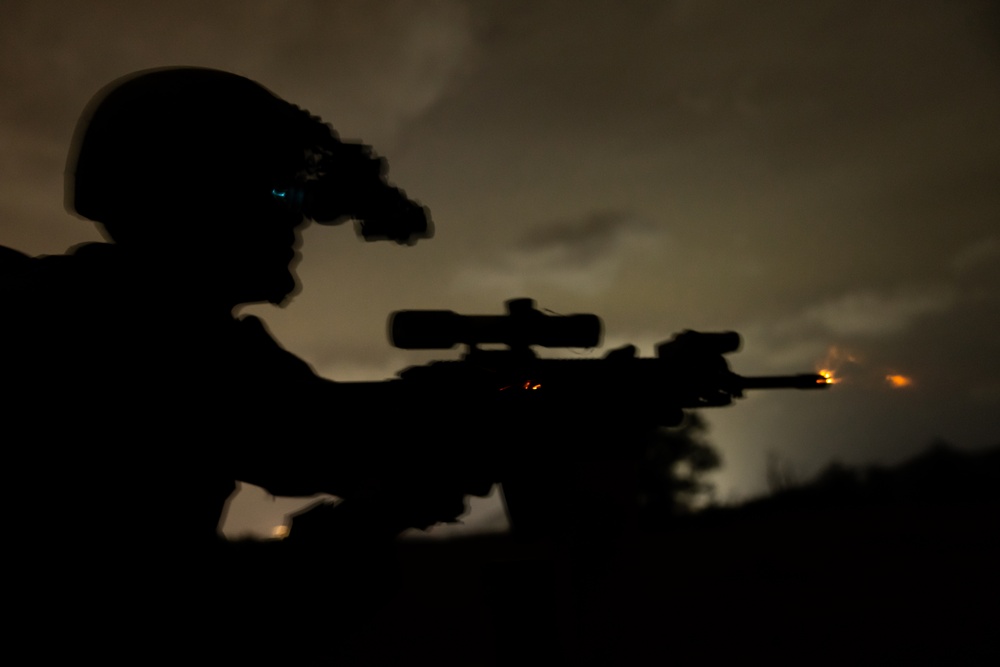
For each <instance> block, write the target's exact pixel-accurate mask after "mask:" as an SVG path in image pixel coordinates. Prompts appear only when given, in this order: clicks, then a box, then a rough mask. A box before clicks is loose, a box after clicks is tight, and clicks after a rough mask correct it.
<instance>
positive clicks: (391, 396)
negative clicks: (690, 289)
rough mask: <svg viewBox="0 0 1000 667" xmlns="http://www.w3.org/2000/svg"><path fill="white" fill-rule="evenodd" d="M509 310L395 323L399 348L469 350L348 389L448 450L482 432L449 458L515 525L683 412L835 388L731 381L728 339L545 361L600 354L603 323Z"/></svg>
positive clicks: (406, 317)
mask: <svg viewBox="0 0 1000 667" xmlns="http://www.w3.org/2000/svg"><path fill="white" fill-rule="evenodd" d="M506 308H507V313H506V314H505V315H460V314H457V313H455V312H452V311H435V310H412V311H398V312H396V313H393V314H392V315H391V316H390V320H389V327H388V329H389V339H390V341H391V343H392V344H393V345H394V346H395V347H397V348H400V349H406V350H418V349H423V350H428V349H432V350H446V349H451V348H454V347H455V346H456V345H465V346H467V349H466V351H465V353H464V354H463V356H462V357H461V359H459V360H457V361H434V362H431V363H430V364H427V365H425V366H412V367H409V368H407V369H405V370H403V371H401V372H400V373H398V377H397V378H396V379H393V380H388V381H386V382H367V383H366V382H358V383H346V384H345V385H341V386H342V387H345V388H349V389H350V391H351V392H352V395H353V397H354V398H355V399H360V400H361V401H362V402H367V403H369V404H371V405H373V406H375V407H376V412H378V413H389V414H393V413H394V414H393V416H394V417H396V418H397V419H406V420H408V421H409V422H410V423H411V424H416V425H418V426H419V424H424V425H425V426H427V425H430V426H431V430H433V429H434V428H437V427H438V426H439V424H440V422H441V421H446V422H447V426H448V428H453V429H456V430H455V431H453V432H451V433H450V434H449V435H447V436H444V437H442V438H440V441H441V442H444V441H446V440H453V439H455V438H454V437H453V436H454V433H459V434H464V437H463V436H462V435H460V436H459V438H458V439H459V440H462V442H463V443H465V442H467V441H468V440H469V439H470V437H472V436H470V435H469V434H475V435H474V437H475V439H476V440H477V442H476V444H475V445H474V446H472V447H462V448H461V451H458V450H449V453H448V455H447V457H445V458H446V460H448V461H449V464H450V463H451V462H452V461H454V460H461V461H462V464H463V465H467V464H469V467H470V469H475V470H476V471H477V473H476V474H477V475H485V478H486V479H488V480H489V481H490V482H493V483H498V482H499V483H501V488H502V491H503V494H504V499H505V502H506V504H507V509H508V514H510V515H512V519H513V514H514V513H515V512H513V511H512V507H511V505H512V502H511V496H512V493H511V492H512V491H513V490H514V489H515V488H516V489H517V492H516V495H518V496H519V497H520V498H521V499H523V501H522V503H518V502H517V501H515V504H521V506H523V507H531V506H532V505H537V504H538V503H539V502H544V503H548V502H549V501H551V500H552V498H553V495H554V494H555V493H557V491H556V490H554V489H558V488H559V485H558V484H554V483H553V482H554V478H557V477H564V476H565V475H564V471H565V470H566V468H567V465H566V464H567V462H569V461H576V460H579V459H581V458H587V457H589V458H592V459H593V458H597V459H600V458H606V457H609V456H610V457H620V456H625V457H628V456H634V455H635V452H634V451H628V448H627V442H628V441H629V440H630V439H632V440H636V439H635V438H631V436H633V435H634V434H636V433H639V432H640V431H641V430H642V429H647V430H648V429H650V428H655V427H656V426H675V425H677V424H679V423H680V422H681V421H682V420H683V411H684V410H686V409H697V408H707V407H720V406H726V405H729V404H731V403H732V402H733V401H734V400H735V399H738V398H742V397H743V396H744V393H745V392H746V391H749V390H758V389H803V390H817V389H825V388H827V387H828V385H829V384H830V383H831V380H830V379H829V378H827V377H825V376H823V375H818V374H814V373H802V374H796V375H779V376H742V375H738V374H736V373H733V372H732V371H731V370H730V369H729V365H728V363H727V362H726V359H725V357H724V355H726V354H729V353H732V352H735V351H737V350H738V349H739V347H740V342H741V341H740V336H739V334H737V333H736V332H732V331H728V332H713V333H705V332H697V331H684V332H682V333H679V334H676V335H675V336H674V337H673V338H671V339H670V340H667V341H664V342H662V343H660V344H659V345H657V346H656V355H655V356H654V357H639V356H637V349H636V348H635V346H633V345H628V346H625V347H623V348H619V349H616V350H612V351H611V352H609V353H607V354H606V355H605V356H604V357H603V358H587V359H572V358H570V359H566V358H541V357H539V356H538V355H537V354H535V352H534V351H533V350H532V347H533V346H539V347H546V348H593V347H596V346H598V345H599V344H600V339H601V333H602V323H601V320H600V318H598V317H597V316H596V315H591V314H578V315H549V314H546V313H543V312H541V311H539V310H538V309H536V308H535V304H534V302H533V301H532V300H531V299H514V300H510V301H507V302H506ZM442 407H444V409H445V410H446V413H445V414H447V415H448V416H447V417H446V418H445V420H442V419H440V418H438V419H436V420H430V419H428V418H426V417H425V415H442ZM622 443H626V446H625V447H624V448H623V446H622ZM470 451H474V452H476V454H475V455H473V454H470ZM473 458H474V459H475V460H474V461H472V459H473ZM525 480H529V481H527V482H526V481H525ZM542 489H545V491H542ZM563 491H565V490H563ZM543 496H544V498H543ZM532 509H533V508H532ZM520 513H521V512H520V511H519V512H518V514H520Z"/></svg>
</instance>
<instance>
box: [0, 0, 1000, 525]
mask: <svg viewBox="0 0 1000 667" xmlns="http://www.w3.org/2000/svg"><path fill="white" fill-rule="evenodd" d="M3 7H4V18H3V21H2V22H0V49H2V51H0V85H2V94H0V244H4V245H8V246H10V247H13V248H17V249H19V250H22V251H25V252H28V253H31V254H42V253H44V254H58V253H62V252H64V251H65V250H66V249H67V248H68V247H70V246H72V245H74V244H77V243H81V242H85V241H93V240H100V235H99V234H98V232H97V231H96V229H95V228H94V227H93V225H92V224H91V223H89V222H87V221H81V220H79V219H76V218H74V217H73V216H71V215H69V214H67V213H66V211H65V210H64V208H63V194H62V187H63V171H64V167H65V159H66V153H67V150H68V148H69V145H70V141H71V137H72V133H73V129H74V126H75V124H76V120H77V118H78V116H79V114H80V112H81V111H82V109H83V107H84V106H85V105H86V103H87V102H88V100H89V99H90V97H91V96H92V95H93V94H94V93H95V92H96V91H97V90H98V89H99V88H101V87H102V86H103V85H105V84H106V83H108V82H110V81H112V80H114V79H116V78H117V77H119V76H122V75H124V74H127V73H129V72H132V71H135V70H139V69H144V68H150V67H157V66H163V65H200V66H209V67H216V68H221V69H226V70H230V71H233V72H236V73H239V74H242V75H245V76H248V77H250V78H252V79H255V80H257V81H259V82H260V83H262V84H263V85H265V86H266V87H268V88H270V89H271V90H273V91H274V92H275V93H277V94H278V95H280V96H282V97H283V98H285V99H287V100H289V101H291V102H293V103H295V104H298V105H300V106H303V107H305V108H307V109H309V110H310V111H311V112H312V113H314V114H318V115H320V116H322V117H323V118H324V120H326V121H328V122H330V123H332V124H333V126H334V127H335V128H337V130H338V131H339V132H340V134H341V136H342V137H344V138H348V139H356V138H357V139H363V140H364V141H365V142H367V143H370V144H372V145H373V146H374V147H375V148H376V150H377V151H378V152H379V153H380V154H382V155H384V156H386V157H387V158H388V159H389V163H390V177H391V180H392V181H393V182H395V183H396V184H397V185H399V186H401V187H402V188H404V189H405V190H406V191H407V194H408V195H410V196H411V197H413V198H416V199H419V200H420V201H422V202H423V203H424V204H426V205H427V206H429V207H430V209H431V210H432V213H433V217H434V221H435V225H436V230H437V234H436V237H435V238H434V239H432V240H430V241H421V242H420V243H419V244H418V245H416V246H415V247H412V248H405V247H398V246H395V245H393V244H389V243H374V244H367V243H364V242H362V241H360V240H358V239H357V238H356V237H355V236H354V234H353V233H352V232H351V231H350V230H349V229H347V228H346V227H339V228H329V227H318V226H313V227H310V228H308V229H307V230H306V231H305V233H304V243H303V245H302V249H301V253H302V260H301V263H300V264H299V266H298V275H299V277H300V279H301V281H302V283H303V285H304V287H303V290H302V292H301V294H300V295H299V296H298V297H297V298H296V299H295V300H294V301H293V302H292V303H291V304H289V305H288V306H287V307H285V308H283V309H276V308H274V307H258V306H255V307H252V308H248V309H247V312H253V313H255V314H258V315H260V316H261V317H263V318H264V319H265V320H266V321H267V322H268V324H269V326H270V328H271V330H272V332H273V333H274V334H275V336H276V337H277V338H278V339H279V340H280V341H281V342H282V343H283V344H284V345H285V346H286V347H287V348H288V349H290V350H292V351H293V352H295V353H297V354H299V355H300V356H302V357H303V358H304V359H306V360H307V361H309V362H310V363H311V364H312V365H313V366H314V368H315V369H316V370H317V371H318V372H319V373H320V374H322V375H324V376H327V377H330V378H332V379H340V380H358V379H381V378H385V377H389V376H391V375H393V374H394V373H395V372H396V371H398V370H400V369H402V368H404V367H405V366H407V365H411V364H414V363H422V362H424V361H426V360H429V359H430V358H432V357H433V356H434V355H429V354H420V353H417V354H415V353H404V352H403V351H399V350H394V349H392V348H391V347H390V346H389V344H388V342H387V340H386V338H385V322H386V317H387V315H388V313H390V312H391V311H393V310H399V309H409V308H439V309H440V308H444V309H451V310H456V311H459V312H469V313H500V312H501V310H502V303H503V301H504V300H506V299H509V298H512V297H520V296H527V297H532V298H534V299H535V300H536V301H537V302H538V305H539V306H540V307H542V308H547V309H551V310H553V311H556V312H560V313H575V312H593V313H596V314H598V315H600V316H601V317H602V318H603V319H604V323H605V345H604V348H603V349H601V350H594V351H588V352H585V353H583V355H592V356H599V355H601V354H603V352H604V351H605V350H606V349H609V348H612V347H615V346H620V345H623V344H625V343H635V344H637V345H639V347H640V349H641V350H642V352H643V354H645V355H649V354H651V353H652V350H653V345H654V344H655V343H656V342H658V341H660V340H663V339H666V338H668V337H669V336H670V335H671V334H672V333H673V332H676V331H680V330H682V329H686V328H693V329H705V330H712V329H734V330H737V331H740V332H741V333H742V334H743V336H744V345H743V349H742V351H741V352H739V353H738V354H736V355H734V356H733V357H732V359H731V361H732V367H733V369H734V370H735V371H737V372H739V373H743V374H784V373H790V372H806V371H810V372H811V371H815V370H818V369H820V368H822V367H826V368H831V369H833V370H834V371H835V373H836V375H837V377H838V378H840V379H841V380H842V381H841V382H840V383H838V384H837V385H835V386H834V387H833V388H832V390H831V391H829V392H826V393H817V392H769V393H763V394H753V395H751V396H749V397H748V398H747V399H746V400H745V401H742V402H741V403H739V404H738V405H736V406H734V407H731V408H726V409H720V410H714V411H711V412H708V413H706V414H705V415H704V416H705V417H706V418H707V421H708V422H709V424H710V427H711V431H710V437H711V440H712V441H713V442H714V444H715V445H716V446H717V447H718V449H719V450H720V451H721V453H722V456H723V459H724V468H723V469H722V471H721V472H720V473H719V474H718V475H717V476H716V478H715V479H716V481H717V483H718V487H719V489H718V498H719V499H720V500H722V501H732V500H737V499H740V498H746V497H750V496H752V495H754V494H759V493H761V492H763V491H765V490H766V488H767V485H766V474H765V473H766V468H767V465H768V460H769V459H770V460H772V461H779V462H781V464H782V465H783V466H787V467H789V468H790V469H791V470H792V471H793V473H794V474H795V475H796V476H797V477H799V478H800V479H806V478H808V477H809V476H810V475H812V474H814V473H815V472H816V471H817V470H819V469H820V468H822V467H823V466H824V465H826V464H827V463H829V462H830V461H832V460H839V461H842V462H845V463H851V464H863V463H887V464H891V463H894V462H898V461H900V460H902V459H904V458H906V457H908V456H911V455H913V454H915V453H917V452H918V451H920V450H922V449H924V448H925V447H926V446H927V445H928V444H929V443H930V442H931V440H932V439H935V438H943V439H945V440H947V441H949V442H952V443H953V444H955V445H956V446H958V447H961V448H967V449H976V448H982V447H986V446H990V445H995V444H997V443H1000V343H998V336H997V331H998V328H1000V291H998V287H1000V261H998V260H1000V224H998V223H1000V187H998V176H1000V3H997V2H987V1H972V0H969V1H961V0H957V1H954V2H943V1H938V2H929V1H920V0H917V1H913V0H910V1H902V0H900V1H887V0H836V1H834V0H816V1H811V2H801V1H799V0H770V1H762V2H752V3H751V2H736V1H731V2H723V1H716V0H675V1H673V2H669V1H667V0H663V1H629V0H614V1H608V2H603V1H601V2H594V1H585V2H584V1H581V2H574V3H569V2H556V1H552V0H546V1H531V2H518V1H510V2H500V1H496V2H490V1H472V2H460V1H458V0H455V1H449V0H439V1H435V0H426V1H421V2H416V1H413V2H405V1H379V2H362V1H360V0H357V1H354V0H351V1H340V2H323V1H320V0H314V1H310V2H305V1H297V2H287V1H280V2H279V1H276V0H273V1H272V0H268V1H264V0H260V1H240V2H233V1H220V2H213V3H204V2H202V1H201V0H197V1H194V0H192V1H186V0H185V1H172V2H167V3H165V2H150V1H130V2H124V1H119V2H112V1H93V0H92V1H90V2H87V3H78V2H70V1H63V2H58V1H53V0H31V1H28V0H5V2H4V3H3ZM150 129H151V130H154V129H155V128H150ZM137 160H138V161H139V162H140V163H141V160H142V156H141V153H139V154H137ZM220 168H224V165H220ZM456 354H457V352H456ZM438 356H440V355H438ZM452 356H454V355H452ZM896 375H899V376H904V377H906V378H908V379H909V384H908V386H904V387H894V386H893V385H892V383H891V382H889V381H888V380H887V377H889V376H896ZM442 408H443V409H446V408H447V406H442ZM330 414H331V424H333V422H335V421H336V420H337V419H338V418H340V417H341V415H338V413H337V406H335V405H333V406H330ZM567 418H580V419H585V415H579V416H578V417H577V416H573V415H569V416H567ZM474 444H475V437H474V434H472V435H471V436H470V446H474ZM336 445H337V436H336V434H335V433H331V438H330V446H331V447H335V446H336ZM136 446H141V443H136ZM248 506H249V504H248ZM275 507H279V506H278V505H272V506H268V505H267V504H266V503H265V504H259V505H258V506H256V507H246V508H244V509H243V510H241V511H242V512H243V516H244V520H245V521H246V522H247V524H248V525H249V524H250V523H254V522H256V523H258V524H262V525H263V524H267V523H268V522H271V523H273V518H272V517H271V514H273V512H274V511H275V509H274V508H275ZM280 507H283V506H280ZM268 513H271V514H268ZM264 515H267V516H264Z"/></svg>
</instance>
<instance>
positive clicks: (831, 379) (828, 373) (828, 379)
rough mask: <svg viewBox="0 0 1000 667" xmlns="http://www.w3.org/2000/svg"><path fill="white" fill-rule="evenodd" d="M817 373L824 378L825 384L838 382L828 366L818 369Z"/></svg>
mask: <svg viewBox="0 0 1000 667" xmlns="http://www.w3.org/2000/svg"><path fill="white" fill-rule="evenodd" d="M819 374H820V375H822V376H823V377H824V378H825V379H826V383H827V384H837V383H838V382H840V380H839V379H837V378H835V377H833V371H831V370H830V369H828V368H823V369H820V371H819Z"/></svg>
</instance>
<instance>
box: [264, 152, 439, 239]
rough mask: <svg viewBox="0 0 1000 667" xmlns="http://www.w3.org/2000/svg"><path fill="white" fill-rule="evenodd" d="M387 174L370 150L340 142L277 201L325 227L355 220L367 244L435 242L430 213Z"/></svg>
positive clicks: (312, 160)
mask: <svg viewBox="0 0 1000 667" xmlns="http://www.w3.org/2000/svg"><path fill="white" fill-rule="evenodd" d="M331 148H332V150H331ZM386 171H387V166H386V163H385V161H384V160H382V159H380V158H377V157H374V156H373V155H372V154H371V152H370V148H369V147H368V146H365V145H364V144H354V143H347V142H343V143H342V142H339V141H337V142H335V144H334V145H333V146H330V147H324V149H323V150H319V151H316V152H314V153H312V154H310V155H309V156H308V167H307V169H305V170H304V171H303V172H302V173H300V174H299V177H298V178H297V179H296V181H297V182H296V183H295V184H293V185H289V186H285V187H277V188H274V189H272V190H271V196H272V197H274V198H275V199H276V200H278V201H280V202H281V203H282V204H284V205H285V206H288V207H290V208H292V209H294V210H296V211H299V212H301V213H302V215H303V216H305V217H306V218H308V219H310V220H313V221H315V222H317V223H319V224H321V225H336V224H339V223H341V222H343V221H345V220H354V221H355V231H356V232H357V234H358V236H360V237H361V238H363V239H364V240H365V241H386V240H388V241H395V242H396V243H399V244H404V245H413V244H415V243H416V242H417V241H418V240H419V239H428V238H431V237H432V236H433V235H434V228H433V223H432V222H431V218H430V211H429V210H428V209H427V207H425V206H421V205H420V204H418V203H417V202H415V201H413V200H411V199H409V198H408V197H407V196H406V194H405V193H404V192H403V191H402V190H400V189H399V188H397V187H395V186H393V185H390V184H389V183H388V182H387V181H386V178H385V172H386Z"/></svg>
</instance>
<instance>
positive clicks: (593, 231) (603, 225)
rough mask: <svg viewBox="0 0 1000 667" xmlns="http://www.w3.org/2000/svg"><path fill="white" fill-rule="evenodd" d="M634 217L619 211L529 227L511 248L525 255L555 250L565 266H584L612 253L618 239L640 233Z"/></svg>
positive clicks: (603, 212) (597, 213)
mask: <svg viewBox="0 0 1000 667" xmlns="http://www.w3.org/2000/svg"><path fill="white" fill-rule="evenodd" d="M641 228H642V226H641V225H640V224H639V223H638V222H637V220H636V218H635V216H634V215H633V214H631V213H627V212H623V211H595V212H592V213H590V214H588V215H586V216H584V217H582V218H579V219H576V220H557V221H554V222H549V223H543V224H539V225H537V226H534V227H530V228H529V229H528V230H527V231H526V232H525V234H524V235H523V236H522V237H521V239H520V241H519V242H518V243H517V245H516V246H515V248H516V250H518V251H521V252H525V253H537V252H540V253H545V252H548V251H552V250H557V251H559V252H560V253H561V254H562V255H563V258H564V261H565V262H566V263H567V264H575V265H579V266H585V265H587V264H590V263H591V262H593V261H594V259H596V258H597V257H599V256H600V255H602V254H607V253H613V252H614V250H615V248H616V246H617V245H618V244H619V243H620V242H621V240H622V237H623V236H625V235H627V234H629V233H634V232H636V231H640V230H641Z"/></svg>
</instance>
